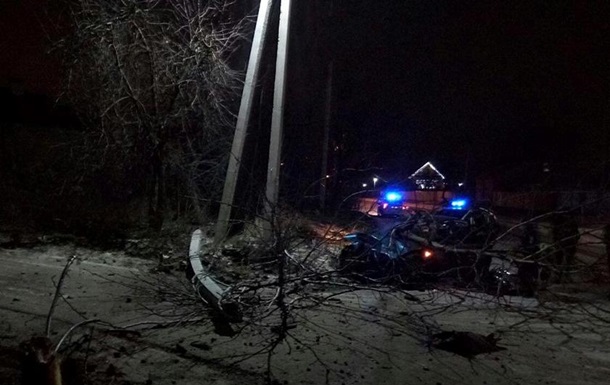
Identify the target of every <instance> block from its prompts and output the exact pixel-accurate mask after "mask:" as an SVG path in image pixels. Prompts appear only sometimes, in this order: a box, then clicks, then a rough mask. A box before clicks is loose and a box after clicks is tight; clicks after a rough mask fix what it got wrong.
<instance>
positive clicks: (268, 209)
mask: <svg viewBox="0 0 610 385" xmlns="http://www.w3.org/2000/svg"><path fill="white" fill-rule="evenodd" d="M291 2H292V0H281V6H280V25H279V34H278V42H277V58H276V62H275V88H274V91H273V114H272V116H271V141H270V144H269V163H268V165H267V188H266V192H265V216H266V218H265V219H266V220H265V221H264V222H263V226H264V227H263V230H264V236H265V237H267V238H269V237H270V236H271V235H272V227H273V226H272V221H273V219H274V216H275V210H276V208H277V202H278V195H279V194H278V192H279V187H280V165H281V154H282V131H283V128H284V119H283V118H284V99H285V94H286V63H287V58H288V40H289V30H290V8H291Z"/></svg>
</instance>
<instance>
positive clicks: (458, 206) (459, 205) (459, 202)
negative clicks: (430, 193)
mask: <svg viewBox="0 0 610 385" xmlns="http://www.w3.org/2000/svg"><path fill="white" fill-rule="evenodd" d="M467 205H468V201H467V200H466V199H454V200H452V201H451V208H452V209H454V210H462V209H464V208H466V206H467Z"/></svg>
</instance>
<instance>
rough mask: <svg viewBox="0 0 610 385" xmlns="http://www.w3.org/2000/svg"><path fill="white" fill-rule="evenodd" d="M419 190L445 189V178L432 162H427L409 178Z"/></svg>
mask: <svg viewBox="0 0 610 385" xmlns="http://www.w3.org/2000/svg"><path fill="white" fill-rule="evenodd" d="M409 179H411V180H412V181H413V182H414V183H415V185H416V186H417V189H418V190H439V189H443V188H445V176H444V175H443V174H441V173H440V171H438V170H437V169H436V167H434V165H433V164H432V163H430V162H426V164H424V165H423V166H421V167H420V168H418V169H417V171H415V172H414V173H413V174H411V176H410V177H409Z"/></svg>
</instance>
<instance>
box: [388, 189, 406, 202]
mask: <svg viewBox="0 0 610 385" xmlns="http://www.w3.org/2000/svg"><path fill="white" fill-rule="evenodd" d="M385 200H387V201H388V202H398V201H401V200H402V194H401V193H399V192H396V191H388V192H386V193H385Z"/></svg>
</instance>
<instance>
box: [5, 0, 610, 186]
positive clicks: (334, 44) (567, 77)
mask: <svg viewBox="0 0 610 385" xmlns="http://www.w3.org/2000/svg"><path fill="white" fill-rule="evenodd" d="M35 3H36V4H38V5H39V6H40V5H41V4H44V3H46V2H39V3H38V2H32V1H21V2H20V1H6V2H1V3H0V33H1V37H0V48H1V49H2V51H3V52H2V55H1V56H0V86H2V87H7V86H11V87H12V86H14V85H15V84H19V85H20V86H23V87H24V88H25V90H26V91H27V92H33V93H47V94H51V95H53V94H54V93H56V91H57V86H58V84H59V82H58V76H59V75H58V74H59V67H58V65H57V62H55V61H54V60H52V59H51V58H48V57H47V56H45V51H46V49H47V48H48V46H47V44H48V43H47V40H46V37H45V35H44V33H43V32H42V30H41V28H40V24H41V17H44V13H42V12H41V11H40V7H38V8H37V7H33V5H35ZM295 3H298V4H297V6H296V7H295V9H296V12H295V13H294V14H293V25H294V26H295V30H294V31H293V43H294V44H292V45H291V47H292V48H291V49H292V50H291V55H292V61H291V74H292V79H291V81H292V83H291V84H289V95H290V99H289V101H290V103H291V104H292V107H289V108H288V110H289V111H290V110H291V109H292V110H294V111H297V113H295V116H293V117H290V116H289V117H287V130H288V131H290V130H294V131H297V130H302V131H304V132H305V134H303V135H306V136H307V137H308V138H309V140H310V141H314V142H316V143H313V144H312V145H311V146H309V147H305V150H302V151H310V150H311V151H313V154H312V155H311V156H312V158H315V157H316V156H318V155H319V149H317V150H316V146H317V145H318V144H317V143H318V142H319V137H320V127H321V121H322V118H323V112H322V110H321V109H322V108H323V107H324V106H323V104H324V92H325V90H324V86H325V68H326V66H327V63H328V61H329V60H331V59H332V60H333V62H334V64H335V77H334V79H333V80H334V89H333V92H334V96H333V101H334V104H333V112H334V116H333V138H334V139H335V141H336V142H340V143H343V142H345V143H344V144H345V148H346V150H345V153H344V154H343V158H342V162H341V167H355V168H358V167H362V168H366V167H373V168H381V169H383V170H385V172H386V173H388V174H395V175H398V174H409V173H410V172H412V171H414V170H415V169H417V168H418V167H419V166H420V165H422V164H423V163H424V162H426V161H428V160H430V161H432V162H433V163H435V164H436V165H437V166H438V167H439V168H440V169H441V171H443V172H444V173H445V174H448V176H450V177H451V178H453V179H460V178H462V177H463V176H464V174H465V173H466V172H468V173H469V176H470V177H472V176H474V175H477V174H485V173H492V172H498V170H508V169H511V168H515V167H520V166H522V165H523V164H532V165H536V166H535V167H538V166H537V165H541V164H542V162H552V163H553V164H558V165H565V164H567V163H570V164H575V163H579V164H581V163H587V162H595V161H603V160H604V159H606V158H607V154H608V149H609V142H610V141H609V136H610V135H609V134H608V131H609V126H610V97H609V96H610V95H609V93H608V91H609V82H610V70H609V59H610V57H609V56H610V54H609V53H610V27H609V21H610V2H608V1H599V2H598V1H578V0H575V1H432V0H425V1H423V0H422V1H407V0H386V1H379V0H360V1H356V0H334V1H333V12H332V16H331V17H330V18H326V19H320V18H319V15H320V14H324V12H325V11H324V10H325V9H327V7H328V4H329V2H328V1H326V0H324V1H318V0H312V1H311V2H308V3H300V2H297V1H295ZM309 4H311V5H312V7H313V8H315V7H317V8H318V10H319V12H318V13H316V12H312V11H311V9H309V11H307V12H308V13H305V12H304V10H306V9H307V7H308V6H309ZM313 4H317V5H316V6H315V7H314V6H313ZM320 10H322V11H320ZM312 17H313V18H316V20H313V19H312ZM320 31H322V32H320ZM299 41H300V42H301V43H299ZM321 52H322V53H321ZM312 57H313V59H312ZM267 73H268V74H270V77H272V72H270V71H267ZM306 87H309V88H308V89H307V90H305V88H306ZM267 91H268V90H267ZM299 111H300V112H299ZM307 130H309V132H307ZM290 135H291V134H290V133H288V134H287V136H288V140H287V146H290V145H291V140H290ZM306 139H307V138H306ZM293 142H294V143H296V144H297V145H298V144H300V142H301V138H299V137H298V135H297V136H296V137H295V139H293ZM295 147H296V146H295ZM297 155H298V156H302V155H303V154H297ZM562 167H563V166H562Z"/></svg>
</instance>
